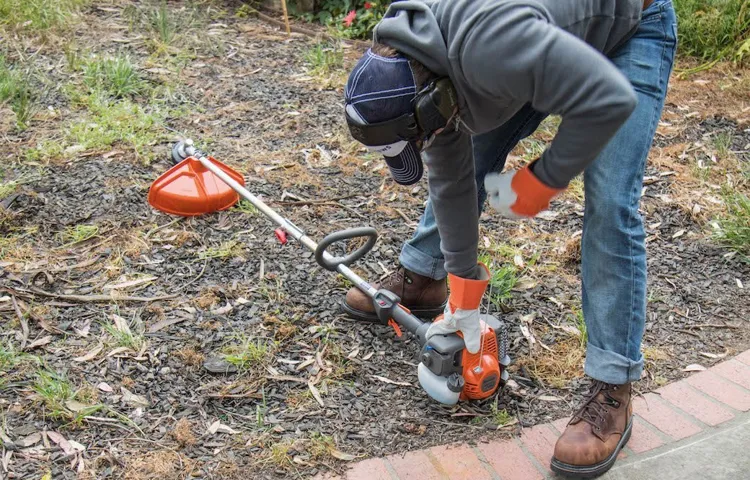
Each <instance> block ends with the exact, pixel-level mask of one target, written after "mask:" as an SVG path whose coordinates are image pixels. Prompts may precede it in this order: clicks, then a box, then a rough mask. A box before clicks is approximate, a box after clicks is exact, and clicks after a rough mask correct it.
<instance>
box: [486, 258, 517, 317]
mask: <svg viewBox="0 0 750 480" xmlns="http://www.w3.org/2000/svg"><path fill="white" fill-rule="evenodd" d="M479 261H480V262H481V263H484V264H485V265H486V266H487V268H488V269H489V270H490V282H489V287H488V289H487V290H488V296H489V298H490V300H492V302H493V303H495V304H496V305H500V304H502V303H504V302H505V301H506V300H508V299H510V298H511V291H512V290H513V287H515V286H516V283H518V269H517V268H516V267H515V265H502V266H500V265H497V264H496V263H495V260H494V259H493V258H492V257H491V256H490V255H489V254H487V253H482V254H480V255H479Z"/></svg>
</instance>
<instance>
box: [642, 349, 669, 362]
mask: <svg viewBox="0 0 750 480" xmlns="http://www.w3.org/2000/svg"><path fill="white" fill-rule="evenodd" d="M643 358H645V359H646V360H648V361H651V362H663V361H665V360H669V353H667V352H666V351H664V350H662V349H661V348H659V347H645V346H644V347H643Z"/></svg>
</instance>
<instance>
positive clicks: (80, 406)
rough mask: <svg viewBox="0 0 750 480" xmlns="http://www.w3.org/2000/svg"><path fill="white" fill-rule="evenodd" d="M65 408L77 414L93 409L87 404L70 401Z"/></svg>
mask: <svg viewBox="0 0 750 480" xmlns="http://www.w3.org/2000/svg"><path fill="white" fill-rule="evenodd" d="M65 406H66V407H68V409H69V410H70V411H71V412H76V413H78V412H80V411H82V410H86V409H87V408H91V405H86V404H85V403H81V402H79V401H76V400H68V401H67V402H65Z"/></svg>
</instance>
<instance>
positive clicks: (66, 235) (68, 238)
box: [61, 225, 99, 245]
mask: <svg viewBox="0 0 750 480" xmlns="http://www.w3.org/2000/svg"><path fill="white" fill-rule="evenodd" d="M98 233H99V227H98V226H96V225H76V226H75V227H67V228H66V229H65V230H64V231H63V232H62V234H61V236H62V239H63V241H64V242H65V243H66V245H72V244H75V243H80V242H83V241H85V240H88V239H90V238H93V237H95V236H96V235H97V234H98Z"/></svg>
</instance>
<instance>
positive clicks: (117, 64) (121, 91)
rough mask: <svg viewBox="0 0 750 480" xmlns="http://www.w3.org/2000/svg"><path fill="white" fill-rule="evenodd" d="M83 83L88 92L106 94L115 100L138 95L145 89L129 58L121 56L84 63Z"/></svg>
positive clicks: (144, 83)
mask: <svg viewBox="0 0 750 480" xmlns="http://www.w3.org/2000/svg"><path fill="white" fill-rule="evenodd" d="M83 81H84V83H85V84H86V86H87V87H88V88H89V89H90V92H106V93H107V94H109V95H110V96H112V97H115V98H124V97H132V96H135V95H139V94H141V93H144V92H145V91H146V88H147V84H146V82H145V80H143V78H141V76H140V74H139V73H138V70H137V69H136V67H135V65H133V63H132V62H131V61H130V58H129V57H123V56H118V57H114V58H104V59H93V60H90V61H88V62H86V64H85V66H84V67H83Z"/></svg>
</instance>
